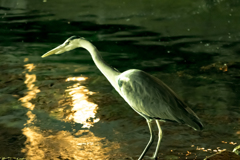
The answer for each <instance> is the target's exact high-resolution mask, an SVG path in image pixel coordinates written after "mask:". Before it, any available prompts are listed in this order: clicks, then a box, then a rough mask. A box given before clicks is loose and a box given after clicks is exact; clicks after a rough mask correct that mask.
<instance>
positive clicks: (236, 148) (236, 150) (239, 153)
mask: <svg viewBox="0 0 240 160" xmlns="http://www.w3.org/2000/svg"><path fill="white" fill-rule="evenodd" d="M233 152H234V153H236V154H237V155H239V156H240V145H238V146H237V147H235V148H234V149H233Z"/></svg>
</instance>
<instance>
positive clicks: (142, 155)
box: [138, 119, 154, 160]
mask: <svg viewBox="0 0 240 160" xmlns="http://www.w3.org/2000/svg"><path fill="white" fill-rule="evenodd" d="M151 122H152V120H151V119H150V120H148V119H147V124H148V127H149V131H150V140H149V142H148V144H147V146H146V147H145V149H144V150H143V152H142V154H141V156H140V157H139V158H138V160H141V159H142V158H143V157H144V155H145V154H146V153H147V151H148V149H149V147H150V146H151V144H152V142H153V139H154V135H153V132H152V124H151Z"/></svg>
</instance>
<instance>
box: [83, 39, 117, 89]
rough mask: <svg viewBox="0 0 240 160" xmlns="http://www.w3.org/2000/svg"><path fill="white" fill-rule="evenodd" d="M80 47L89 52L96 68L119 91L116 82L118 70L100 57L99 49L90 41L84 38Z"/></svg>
mask: <svg viewBox="0 0 240 160" xmlns="http://www.w3.org/2000/svg"><path fill="white" fill-rule="evenodd" d="M81 47H83V48H85V49H86V50H88V52H89V53H90V54H91V56H92V59H93V61H94V63H95V64H96V66H97V67H98V69H99V70H100V71H101V72H102V74H103V75H104V76H105V77H106V78H107V79H108V81H109V82H110V83H111V84H112V86H113V87H114V88H115V89H116V90H117V91H119V88H118V84H117V76H118V75H119V74H120V72H118V71H116V70H114V69H113V68H112V67H111V66H109V65H108V64H106V63H105V62H104V60H103V59H102V57H101V55H100V53H99V51H98V50H97V48H96V47H95V46H94V45H93V44H91V43H90V42H88V41H86V40H82V41H81Z"/></svg>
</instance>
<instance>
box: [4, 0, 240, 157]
mask: <svg viewBox="0 0 240 160" xmlns="http://www.w3.org/2000/svg"><path fill="white" fill-rule="evenodd" d="M0 7H1V8H0V36H1V38H0V44H1V45H0V47H1V49H0V66H1V71H0V72H1V78H0V80H1V81H0V94H1V98H0V102H1V108H0V111H1V112H0V123H1V126H2V130H1V131H0V135H1V136H0V137H1V142H2V143H1V144H0V147H1V149H2V151H1V152H0V153H1V154H0V156H18V157H28V158H30V159H31V158H32V159H50V158H52V159H53V158H55V159H64V158H65V159H110V158H113V159H124V158H130V157H131V158H133V159H137V157H138V156H139V155H140V153H141V152H142V150H143V148H144V147H145V145H146V143H147V141H148V138H149V133H148V128H147V124H146V122H145V120H144V119H143V118H142V117H140V116H139V115H137V114H136V113H135V112H134V111H132V109H131V108H130V107H129V106H128V105H127V104H126V102H124V101H123V100H122V98H121V97H120V96H119V95H118V93H116V91H114V89H113V88H112V86H110V84H109V82H108V81H107V80H106V78H105V77H104V76H103V75H102V74H101V73H100V72H99V70H98V69H97V68H96V66H95V65H94V63H93V61H92V59H91V56H90V55H89V53H87V51H85V50H83V49H76V50H74V51H71V52H68V53H65V54H63V55H54V56H50V57H47V58H45V59H42V58H41V57H40V56H41V55H42V54H44V53H45V52H47V51H48V50H50V49H52V48H54V47H56V46H57V45H59V44H61V43H62V42H64V41H65V40H66V39H67V38H68V37H70V36H72V35H79V36H82V37H85V38H86V39H88V40H90V41H91V42H92V43H93V44H94V45H95V46H96V47H97V48H98V49H99V50H100V51H101V54H102V56H103V58H104V60H105V61H106V62H107V63H109V64H110V65H111V66H114V67H115V68H117V69H118V70H119V71H121V72H123V71H125V70H127V69H131V68H136V69H141V70H144V71H146V72H148V73H150V74H152V75H154V76H156V77H158V78H160V79H161V80H162V81H164V82H165V83H166V84H168V85H169V86H170V87H171V88H172V89H173V90H174V91H176V93H177V94H179V95H180V97H182V98H183V100H185V101H186V102H187V103H188V104H189V105H190V107H191V108H192V109H193V110H194V111H195V112H196V114H197V115H198V116H199V117H200V118H201V120H202V122H203V124H204V126H205V130H204V131H203V132H196V131H194V130H192V129H191V128H189V127H187V126H180V125H177V124H172V123H163V124H162V130H163V140H162V142H161V147H160V152H159V153H160V154H159V157H160V159H170V158H178V159H185V158H188V159H194V158H195V159H203V158H204V157H205V156H207V155H210V154H212V153H214V152H215V151H213V150H217V149H220V150H222V149H229V150H232V149H233V148H234V147H235V146H236V144H235V143H237V144H239V135H240V128H239V122H240V119H239V114H240V111H239V106H238V104H239V94H238V93H239V90H240V86H239V83H238V81H239V77H240V75H239V68H240V66H239V64H240V63H239V50H240V48H239V45H238V42H239V37H240V32H239V27H240V24H239V18H240V17H239V7H240V3H239V2H238V1H235V0H231V1H224V0H221V1H214V0H213V1H203V0H202V1H197V2H195V1H187V0H186V1H183V2H181V3H180V2H176V1H161V2H160V1H155V0H151V1H148V2H144V1H101V2H95V1H84V2H76V1H74V0H68V1H67V0H61V1H57V0H45V1H40V0H39V1H28V0H20V1H18V2H16V1H11V0H8V1H6V0H0ZM226 66H227V67H226ZM33 68H34V69H33ZM29 76H30V78H29ZM71 77H87V79H86V80H85V79H84V80H83V79H78V80H77V79H75V80H73V79H72V80H68V81H66V79H67V78H71ZM26 80H27V81H26ZM69 89H70V91H69ZM71 91H74V94H73V93H72V94H70V92H71ZM91 92H94V93H93V94H92V93H91ZM75 97H77V98H76V99H78V100H79V101H75V100H76V99H75ZM31 109H32V110H31ZM29 111H30V112H29ZM27 113H28V114H27ZM78 117H81V118H79V119H78ZM87 118H89V119H90V120H88V121H87V120H86V119H87ZM29 119H30V120H29ZM86 121H87V122H88V123H87V122H86ZM89 121H90V122H91V123H90V122H89ZM84 124H88V125H90V124H91V125H92V126H91V127H90V128H89V129H88V128H83V125H84ZM155 129H157V128H155ZM156 131H157V130H156ZM218 147H220V148H218ZM203 148H204V149H203ZM153 152H154V147H152V148H151V150H150V151H149V153H148V155H150V154H152V153H153ZM189 152H190V153H189ZM169 157H170V158H169Z"/></svg>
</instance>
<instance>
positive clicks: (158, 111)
mask: <svg viewBox="0 0 240 160" xmlns="http://www.w3.org/2000/svg"><path fill="white" fill-rule="evenodd" d="M118 85H119V88H120V92H121V93H120V94H121V95H122V97H123V98H124V99H125V100H126V101H127V102H128V104H129V105H130V106H131V107H132V108H133V109H134V110H135V111H137V112H138V113H139V114H141V115H142V116H145V117H146V118H157V119H162V120H170V121H177V122H179V123H183V124H184V123H187V122H186V121H191V119H195V118H197V119H198V117H197V116H196V114H195V113H194V112H193V111H192V110H191V109H190V108H189V107H187V106H186V105H185V104H184V103H183V102H182V101H181V100H180V99H179V98H178V97H177V95H176V94H175V93H174V92H173V91H172V90H171V89H170V88H169V87H168V86H167V85H166V84H164V83H163V82H162V81H160V80H159V79H157V78H155V77H153V76H151V75H149V74H147V73H146V72H143V71H140V70H133V71H131V72H127V73H123V74H122V75H121V76H120V77H119V79H118ZM186 117H191V119H190V120H187V119H186ZM187 124H188V123H187Z"/></svg>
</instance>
